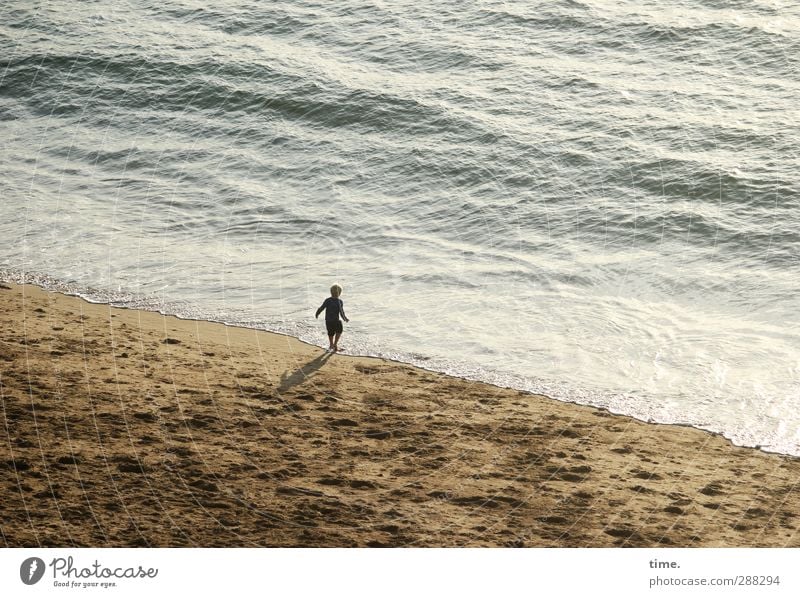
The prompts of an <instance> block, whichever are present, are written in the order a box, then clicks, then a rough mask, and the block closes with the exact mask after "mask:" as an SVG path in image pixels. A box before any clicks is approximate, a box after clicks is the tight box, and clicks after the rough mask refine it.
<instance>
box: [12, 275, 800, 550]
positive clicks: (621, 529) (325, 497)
mask: <svg viewBox="0 0 800 597" xmlns="http://www.w3.org/2000/svg"><path fill="white" fill-rule="evenodd" d="M0 314H1V315H0V317H2V320H3V321H2V326H1V327H2V332H0V371H1V372H2V377H0V391H1V392H2V407H3V410H2V413H0V414H2V416H3V425H2V426H0V442H2V444H3V448H2V451H3V452H5V456H4V457H3V458H2V460H3V462H4V464H5V465H6V467H7V470H8V471H10V473H9V474H8V476H7V478H6V482H5V484H4V485H3V489H2V492H1V493H0V503H2V505H3V508H2V512H3V514H2V518H0V525H1V526H0V530H2V538H3V540H4V541H5V544H6V546H9V547H33V546H73V545H74V546H95V547H100V546H137V545H141V546H153V547H178V546H206V547H210V546H219V547H233V546H306V547H316V546H532V547H539V546H556V547H579V546H592V547H608V546H615V545H618V546H635V547H649V546H718V547H719V546H731V547H750V546H793V547H794V546H800V536H798V532H797V528H796V524H800V520H798V519H797V517H798V516H800V488H799V487H798V485H800V460H798V458H797V457H794V456H790V455H783V454H777V453H772V452H766V451H764V450H760V449H757V448H747V447H739V446H735V445H734V444H733V443H732V442H731V441H730V440H728V439H727V438H725V437H724V436H722V435H721V434H718V433H714V432H709V431H704V430H700V429H698V428H696V427H691V426H687V425H676V424H660V423H647V422H643V421H639V420H637V419H633V418H631V417H627V416H625V415H617V414H612V413H610V412H609V411H607V410H604V409H600V408H597V407H591V406H583V405H580V404H577V403H573V402H567V401H562V400H559V399H553V398H549V397H545V396H541V395H538V394H531V393H528V392H523V391H518V390H514V389H510V388H503V387H501V386H495V385H490V384H487V383H484V382H476V381H470V380H467V379H464V378H460V377H455V376H451V375H448V374H444V373H435V372H432V371H430V370H427V369H424V368H420V367H415V366H412V365H409V364H405V363H402V362H400V361H390V360H388V359H381V358H378V357H359V356H353V355H348V354H343V355H339V354H337V355H329V356H325V355H324V354H320V353H321V352H322V350H321V349H320V348H318V347H316V346H314V345H312V344H308V343H305V342H303V341H302V340H299V339H297V338H293V337H292V336H289V335H284V334H280V333H276V332H267V331H261V330H255V329H252V328H246V327H239V326H235V325H229V324H224V323H216V322H208V321H203V320H194V319H181V318H178V317H174V316H165V315H162V314H160V313H157V312H153V311H142V310H135V309H129V308H124V307H111V306H109V305H107V304H103V303H93V302H88V301H86V300H84V299H81V298H79V297H75V296H69V295H66V294H61V293H59V292H57V291H46V290H42V289H41V288H38V287H36V286H32V285H25V286H20V285H17V284H9V285H7V287H6V288H2V289H0ZM343 357H344V358H343Z"/></svg>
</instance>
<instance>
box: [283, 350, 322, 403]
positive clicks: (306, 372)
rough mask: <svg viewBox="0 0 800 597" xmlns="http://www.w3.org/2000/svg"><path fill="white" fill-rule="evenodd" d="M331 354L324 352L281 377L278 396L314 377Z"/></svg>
mask: <svg viewBox="0 0 800 597" xmlns="http://www.w3.org/2000/svg"><path fill="white" fill-rule="evenodd" d="M331 354H333V353H331V352H324V353H322V354H321V355H319V356H318V357H316V358H315V359H313V360H311V361H309V362H308V363H306V364H305V365H303V366H302V367H300V368H299V369H297V370H296V371H294V372H293V373H289V372H288V371H287V372H286V373H284V374H283V375H281V385H280V386H278V394H283V393H285V392H288V391H289V390H291V389H292V388H294V387H295V386H299V385H300V384H301V383H303V382H304V381H306V380H307V379H308V378H309V377H311V376H312V375H314V374H315V373H316V372H317V371H318V370H319V369H320V368H321V367H322V366H323V365H324V364H325V363H326V362H327V361H328V359H329V358H330V356H331Z"/></svg>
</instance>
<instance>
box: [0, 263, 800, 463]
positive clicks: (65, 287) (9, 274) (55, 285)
mask: <svg viewBox="0 0 800 597" xmlns="http://www.w3.org/2000/svg"><path fill="white" fill-rule="evenodd" d="M22 277H23V278H24V277H25V276H24V274H23V275H22ZM33 277H34V278H38V279H39V280H38V281H32V282H20V281H18V278H19V274H18V273H16V274H15V270H4V269H0V284H2V283H8V284H13V285H15V286H29V287H32V288H37V289H39V290H41V291H42V292H45V293H55V294H60V295H62V296H67V297H73V298H77V299H80V300H83V301H85V302H87V303H89V304H92V305H101V306H103V305H104V306H107V307H110V308H113V309H123V310H126V311H143V312H148V313H156V314H159V315H161V316H164V317H174V318H176V319H178V320H180V321H189V322H199V323H210V324H219V325H224V326H226V327H230V328H237V329H244V330H252V331H257V332H264V333H266V334H274V335H276V336H284V337H287V338H291V339H293V340H296V341H298V342H300V343H301V344H304V345H306V346H308V347H310V348H312V349H317V348H320V349H324V346H323V345H324V342H322V343H320V344H313V343H312V342H310V341H308V340H303V339H302V338H300V337H298V336H297V335H294V334H292V333H290V332H285V331H279V330H273V329H267V328H265V327H256V326H251V325H247V324H245V323H231V322H226V321H224V320H221V319H211V318H209V319H203V318H197V317H191V316H182V315H179V314H177V313H175V312H173V311H171V310H170V309H168V308H167V309H162V308H152V309H150V308H144V307H138V306H135V305H134V306H126V305H121V304H115V303H114V299H113V298H112V297H113V294H112V295H108V296H106V297H105V299H103V298H99V299H93V298H90V295H91V294H92V291H93V289H91V288H88V289H87V290H86V292H81V291H80V287H78V286H74V285H70V284H68V283H65V282H59V281H58V280H57V279H55V278H51V277H49V276H47V275H42V274H34V275H33ZM47 280H49V281H50V283H51V284H52V287H48V285H47V282H46V281H47ZM94 291H95V292H98V293H102V292H103V291H100V290H96V289H95V290H94ZM124 296H128V295H124ZM139 300H141V301H144V300H146V299H145V297H141V298H140V299H139ZM169 304H171V305H173V304H174V305H177V304H179V303H169ZM339 356H342V357H351V358H363V359H377V360H380V361H386V362H389V363H397V364H398V365H403V366H409V367H414V368H417V369H420V370H423V371H427V372H429V373H433V374H434V375H442V376H445V377H448V378H452V379H457V380H461V381H465V382H469V383H481V384H486V385H489V386H493V387H496V388H501V389H506V390H511V391H518V392H522V393H525V394H531V395H536V396H543V397H545V398H548V399H551V400H556V401H558V402H562V403H564V404H574V405H577V406H586V407H589V408H595V409H598V410H601V411H604V412H608V413H609V414H611V415H613V416H621V417H629V418H632V419H635V420H637V421H641V422H643V423H647V424H650V425H667V426H675V427H687V428H691V429H697V430H698V431H702V432H704V433H709V434H711V435H716V436H719V437H721V438H722V439H724V440H726V441H728V442H730V444H731V445H732V446H735V447H739V448H747V449H754V450H759V451H761V452H764V453H766V454H776V455H779V456H786V457H789V458H795V459H800V454H792V453H790V452H781V451H779V450H774V449H768V447H765V446H764V445H761V444H755V445H746V444H738V443H736V442H735V441H734V440H733V439H731V438H730V437H728V436H727V435H725V433H724V432H722V431H717V430H712V429H704V428H703V427H700V426H699V425H696V424H693V423H680V422H670V421H660V420H653V419H645V418H643V417H640V416H636V415H632V414H626V413H624V412H615V411H612V410H611V409H610V408H608V407H607V406H603V405H597V404H592V403H591V401H585V402H582V401H580V399H572V398H569V397H566V396H559V395H558V394H557V393H547V391H546V390H544V391H536V390H529V389H524V388H522V387H519V386H515V385H509V384H502V383H497V382H493V381H488V380H486V379H485V378H483V377H482V376H481V375H473V376H469V375H458V374H453V373H447V372H445V371H442V370H439V369H436V368H432V367H426V366H425V364H424V362H425V361H426V360H429V357H423V356H421V355H419V358H417V360H416V361H414V357H413V355H408V356H409V358H410V359H411V360H403V359H402V358H392V357H387V356H382V355H371V354H351V353H349V352H345V353H342V354H341V355H339ZM483 372H484V373H485V374H486V373H491V371H489V370H483Z"/></svg>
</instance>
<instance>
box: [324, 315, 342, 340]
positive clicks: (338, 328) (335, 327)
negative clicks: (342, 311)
mask: <svg viewBox="0 0 800 597" xmlns="http://www.w3.org/2000/svg"><path fill="white" fill-rule="evenodd" d="M325 327H326V328H328V335H329V336H335V335H336V334H341V333H342V331H344V326H343V325H342V322H341V320H339V319H337V320H336V321H326V322H325Z"/></svg>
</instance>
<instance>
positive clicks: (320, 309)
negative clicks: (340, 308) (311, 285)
mask: <svg viewBox="0 0 800 597" xmlns="http://www.w3.org/2000/svg"><path fill="white" fill-rule="evenodd" d="M327 303H328V299H325V301H324V302H323V303H322V306H321V307H320V308H319V309H317V314H316V315H314V317H316V318H317V319H319V314H320V313H322V310H323V309H324V308H325V305H326V304H327Z"/></svg>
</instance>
